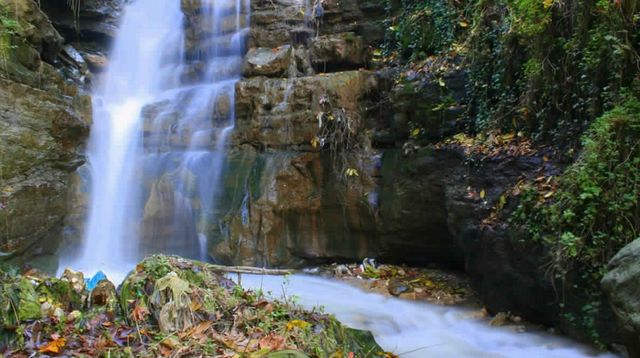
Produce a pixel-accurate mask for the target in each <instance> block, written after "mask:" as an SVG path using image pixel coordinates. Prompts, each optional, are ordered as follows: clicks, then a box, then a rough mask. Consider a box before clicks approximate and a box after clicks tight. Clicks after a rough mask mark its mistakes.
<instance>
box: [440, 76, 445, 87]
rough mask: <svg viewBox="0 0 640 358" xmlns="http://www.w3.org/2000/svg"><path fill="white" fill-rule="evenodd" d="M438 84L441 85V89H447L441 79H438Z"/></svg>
mask: <svg viewBox="0 0 640 358" xmlns="http://www.w3.org/2000/svg"><path fill="white" fill-rule="evenodd" d="M438 84H439V85H440V87H446V86H447V84H446V83H445V82H444V80H443V79H442V77H441V78H438Z"/></svg>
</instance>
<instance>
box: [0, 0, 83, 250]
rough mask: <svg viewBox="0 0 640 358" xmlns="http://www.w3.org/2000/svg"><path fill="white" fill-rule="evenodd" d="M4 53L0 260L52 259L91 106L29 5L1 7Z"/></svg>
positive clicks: (21, 0) (56, 39) (54, 37)
mask: <svg viewBox="0 0 640 358" xmlns="http://www.w3.org/2000/svg"><path fill="white" fill-rule="evenodd" d="M0 6H1V10H2V12H3V15H2V16H3V17H4V18H5V19H8V18H10V19H15V21H16V23H15V27H13V28H11V29H7V28H6V27H5V28H0V29H1V31H3V35H4V38H5V39H7V44H8V46H5V47H4V49H3V52H2V59H1V60H0V62H1V65H2V66H1V68H0V245H2V246H1V251H2V252H3V254H4V255H9V256H10V257H12V258H13V257H17V256H18V255H21V254H25V252H26V250H27V249H29V252H28V255H30V256H33V255H41V254H42V255H43V254H47V253H49V254H51V253H54V252H55V249H56V246H57V243H58V241H59V239H60V237H61V230H62V224H63V220H64V217H65V215H66V213H67V211H68V200H67V199H68V198H67V191H68V188H69V184H70V176H71V174H72V173H73V172H74V171H75V169H76V168H77V167H78V166H80V165H81V164H82V163H83V161H84V157H83V155H82V153H81V151H80V147H81V145H82V144H83V142H84V140H85V138H86V137H87V134H88V128H89V122H90V119H91V108H90V107H91V104H90V103H91V101H90V99H89V98H88V96H86V95H83V94H82V93H81V91H80V90H79V88H78V87H77V85H76V84H75V81H80V79H79V77H80V76H79V75H76V76H73V75H72V74H73V73H76V74H79V71H80V67H81V65H80V64H79V63H77V62H73V61H72V60H71V59H68V58H67V62H66V63H67V65H66V67H65V66H63V62H62V56H68V51H67V50H65V49H64V43H63V39H62V37H61V36H60V35H59V33H58V32H57V31H56V30H55V29H54V27H53V26H52V25H51V23H50V21H49V19H48V18H47V17H46V15H45V14H44V13H43V12H42V11H41V10H40V9H39V8H38V6H37V4H36V3H35V2H34V1H30V0H29V1H27V0H3V1H2V2H0ZM6 31H10V33H7V32H6Z"/></svg>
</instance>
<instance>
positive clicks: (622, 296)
mask: <svg viewBox="0 0 640 358" xmlns="http://www.w3.org/2000/svg"><path fill="white" fill-rule="evenodd" d="M602 289H603V290H604V291H605V292H606V293H607V295H608V297H609V301H610V303H611V307H612V308H613V312H614V313H615V315H616V318H617V321H618V325H619V327H620V328H621V332H622V334H623V336H624V339H625V341H626V344H627V348H628V349H629V353H630V355H631V356H632V357H640V299H639V298H640V238H639V239H637V240H635V241H633V242H631V243H630V244H629V245H627V246H625V247H624V248H622V250H620V251H619V252H618V253H617V254H616V255H615V256H614V257H613V259H611V261H610V262H609V264H608V266H607V273H606V274H605V276H604V278H603V279H602Z"/></svg>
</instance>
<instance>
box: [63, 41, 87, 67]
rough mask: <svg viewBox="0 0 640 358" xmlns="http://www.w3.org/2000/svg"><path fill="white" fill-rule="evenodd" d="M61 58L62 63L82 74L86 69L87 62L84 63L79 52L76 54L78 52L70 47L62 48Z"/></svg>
mask: <svg viewBox="0 0 640 358" xmlns="http://www.w3.org/2000/svg"><path fill="white" fill-rule="evenodd" d="M61 57H62V58H63V60H64V61H67V62H68V63H69V64H70V65H72V66H74V67H76V68H77V69H79V70H80V71H81V72H84V71H86V70H87V69H88V67H87V62H85V60H84V58H83V57H82V55H81V54H80V52H78V50H76V49H75V48H74V47H73V46H71V45H65V46H64V49H63V51H62V53H61Z"/></svg>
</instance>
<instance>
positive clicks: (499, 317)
mask: <svg viewBox="0 0 640 358" xmlns="http://www.w3.org/2000/svg"><path fill="white" fill-rule="evenodd" d="M508 323H509V314H508V313H505V312H498V314H496V315H495V317H493V318H492V319H491V321H489V325H490V326H497V327H501V326H504V325H506V324H508Z"/></svg>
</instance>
